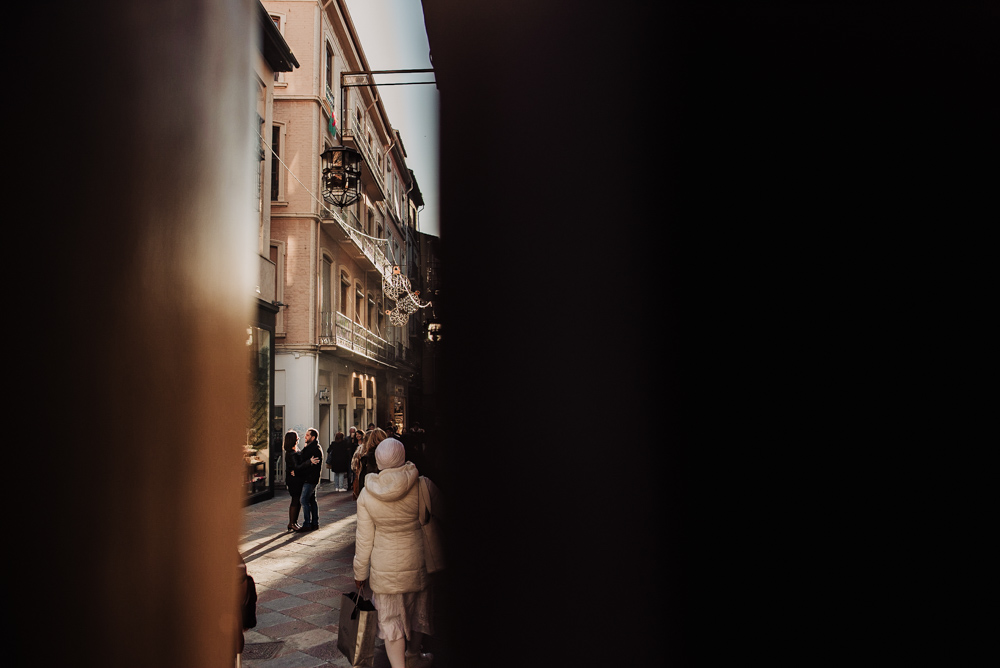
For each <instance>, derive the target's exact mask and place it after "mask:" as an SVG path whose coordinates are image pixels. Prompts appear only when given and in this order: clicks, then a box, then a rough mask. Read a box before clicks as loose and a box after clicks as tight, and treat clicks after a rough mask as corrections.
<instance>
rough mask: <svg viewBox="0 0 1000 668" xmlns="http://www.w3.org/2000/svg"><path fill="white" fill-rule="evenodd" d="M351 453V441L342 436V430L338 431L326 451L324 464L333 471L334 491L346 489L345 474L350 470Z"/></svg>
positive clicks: (352, 447)
mask: <svg viewBox="0 0 1000 668" xmlns="http://www.w3.org/2000/svg"><path fill="white" fill-rule="evenodd" d="M353 454H354V446H353V445H352V444H351V441H349V440H347V439H346V438H344V432H342V431H338V432H337V434H336V436H334V440H333V443H331V444H330V449H329V450H328V451H327V453H326V465H327V467H328V468H329V469H330V470H331V471H333V489H334V491H336V492H346V491H347V474H348V473H349V472H350V470H351V456H352V455H353Z"/></svg>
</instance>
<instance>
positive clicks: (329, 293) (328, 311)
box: [319, 256, 336, 344]
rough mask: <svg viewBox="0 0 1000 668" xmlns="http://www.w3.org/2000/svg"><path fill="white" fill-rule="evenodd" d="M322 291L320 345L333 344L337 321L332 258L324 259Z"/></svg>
mask: <svg viewBox="0 0 1000 668" xmlns="http://www.w3.org/2000/svg"><path fill="white" fill-rule="evenodd" d="M321 279H322V283H321V290H322V293H321V295H320V334H319V336H320V343H327V344H330V343H333V342H334V325H335V324H336V321H335V320H334V313H333V289H332V285H331V283H332V281H333V262H331V261H330V258H328V257H326V256H324V257H323V275H322V277H321Z"/></svg>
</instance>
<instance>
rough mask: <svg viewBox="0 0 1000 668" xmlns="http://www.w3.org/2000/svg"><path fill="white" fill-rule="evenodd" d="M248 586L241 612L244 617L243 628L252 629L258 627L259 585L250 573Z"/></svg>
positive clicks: (247, 581)
mask: <svg viewBox="0 0 1000 668" xmlns="http://www.w3.org/2000/svg"><path fill="white" fill-rule="evenodd" d="M246 584H247V595H246V598H244V599H243V604H242V605H241V606H240V612H241V614H242V615H243V628H244V629H252V628H253V627H255V626H257V583H256V582H254V580H253V577H252V576H251V575H250V574H249V573H247V579H246Z"/></svg>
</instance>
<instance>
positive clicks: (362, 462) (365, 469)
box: [351, 427, 386, 499]
mask: <svg viewBox="0 0 1000 668" xmlns="http://www.w3.org/2000/svg"><path fill="white" fill-rule="evenodd" d="M385 438H386V436H385V432H384V431H382V430H381V429H379V428H378V427H376V428H374V429H369V430H368V432H367V433H366V434H365V438H364V442H362V444H361V445H359V446H358V449H357V450H355V451H354V456H353V457H352V458H351V470H352V471H354V476H355V478H357V481H358V491H357V494H355V496H354V498H355V499H357V498H358V496H359V495H360V494H361V490H363V489H364V488H365V476H367V475H368V474H369V473H376V472H378V463H377V462H376V461H375V448H376V447H377V446H378V444H379V443H381V442H382V441H384V440H385Z"/></svg>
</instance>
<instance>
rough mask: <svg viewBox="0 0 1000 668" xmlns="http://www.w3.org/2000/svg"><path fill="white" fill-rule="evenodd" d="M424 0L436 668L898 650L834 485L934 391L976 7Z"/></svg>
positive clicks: (983, 65)
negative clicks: (446, 601)
mask: <svg viewBox="0 0 1000 668" xmlns="http://www.w3.org/2000/svg"><path fill="white" fill-rule="evenodd" d="M423 5H424V9H425V15H426V23H427V30H428V36H429V38H430V47H431V55H432V58H433V62H434V67H435V71H436V79H437V81H438V82H439V88H440V91H441V142H442V148H441V169H442V174H441V181H440V182H441V195H442V205H441V236H442V244H443V249H444V263H443V267H444V272H445V277H446V279H447V281H446V288H445V289H444V290H443V291H442V294H443V295H444V296H446V299H445V298H444V297H443V298H442V299H441V300H440V303H441V310H442V311H444V322H445V332H446V337H445V339H444V340H443V341H442V344H441V349H442V351H444V354H445V356H446V358H447V364H446V366H445V370H446V373H445V375H444V377H443V379H442V386H443V387H445V388H447V392H448V395H449V396H448V400H447V401H446V402H444V404H445V405H446V406H447V407H448V409H449V412H448V416H447V419H446V421H445V422H446V424H447V425H448V427H449V437H450V438H449V443H448V447H449V454H448V462H449V463H450V464H451V466H452V468H451V473H452V476H453V477H452V480H451V481H450V487H449V491H451V492H452V494H453V495H454V496H455V497H456V498H457V499H458V500H459V503H457V504H456V507H457V509H458V513H457V518H456V523H457V525H458V531H457V535H455V536H454V539H455V540H454V544H453V548H454V551H455V557H456V559H455V561H456V562H457V565H456V566H455V569H454V571H453V573H452V575H453V576H455V577H456V578H457V579H458V580H459V581H460V582H461V586H460V587H456V588H455V590H454V592H455V600H454V601H453V602H452V603H453V614H454V615H455V619H456V636H457V637H456V641H455V642H456V645H457V646H458V647H459V648H460V651H461V657H462V659H463V661H462V662H461V663H460V664H459V665H477V666H504V665H510V664H516V665H521V666H609V665H628V666H653V665H669V666H698V665H737V664H740V663H745V662H746V660H747V658H748V657H750V656H755V657H756V656H760V657H762V658H763V657H767V658H766V659H765V660H767V661H772V660H775V661H787V662H789V663H790V665H795V664H797V663H800V662H801V661H802V660H803V657H805V656H813V653H814V652H820V653H822V655H824V656H827V655H831V654H835V653H839V652H843V653H844V655H845V656H849V655H850V650H849V649H848V647H849V643H847V642H840V641H841V639H843V638H845V637H869V635H865V633H860V635H859V629H871V634H881V636H880V637H883V638H885V637H887V636H889V637H891V638H892V639H891V640H890V641H889V642H888V643H887V645H886V646H887V647H891V648H892V651H894V652H898V651H902V649H901V646H907V647H910V646H912V647H913V648H914V649H917V648H921V649H926V648H927V645H926V643H916V644H913V645H908V644H907V642H906V641H905V640H902V638H905V637H906V636H905V635H902V636H899V637H895V636H891V634H892V633H893V630H895V629H903V628H905V627H906V626H907V624H905V623H901V622H899V620H900V619H901V617H900V616H901V615H905V614H906V612H907V609H909V610H917V609H923V610H925V609H926V608H919V607H916V606H912V607H911V606H908V605H905V604H904V605H895V603H888V602H887V600H888V599H885V598H880V599H878V600H879V601H881V603H875V602H874V600H873V597H872V596H871V595H870V594H871V592H873V591H876V590H878V587H876V588H875V589H866V588H865V587H857V585H858V583H859V582H860V581H861V580H860V579H859V578H862V579H863V578H864V577H866V574H867V575H873V574H875V573H880V574H881V575H880V576H878V577H875V578H874V579H875V580H876V581H877V582H881V583H882V585H880V586H884V583H885V582H886V578H885V577H884V576H885V571H884V570H883V569H884V568H885V567H886V565H887V564H890V563H892V561H891V560H887V561H881V559H882V558H881V557H878V558H876V557H874V556H871V555H872V554H873V552H878V551H879V550H880V549H881V548H882V547H885V546H892V545H893V544H894V543H893V539H891V538H889V536H890V535H895V534H894V533H886V532H885V530H884V527H883V528H882V529H881V530H879V529H876V528H874V527H873V530H872V531H870V532H869V531H862V530H861V529H860V527H863V526H864V525H865V522H866V518H868V517H872V515H870V514H869V513H871V512H872V509H873V508H875V507H877V505H878V504H877V502H876V500H875V498H874V497H870V496H868V493H867V492H864V491H863V490H864V489H866V484H865V483H862V482H861V480H862V479H864V480H866V481H867V482H871V481H872V480H873V479H874V480H878V481H882V482H883V483H884V482H885V481H887V480H890V479H894V476H891V475H888V474H887V472H888V471H891V470H896V469H895V467H896V466H898V465H899V463H900V462H905V461H912V452H910V451H908V450H907V449H905V448H900V450H899V451H897V450H895V449H894V448H896V447H897V445H893V444H900V443H902V442H907V443H916V442H922V441H923V440H925V439H927V438H928V436H929V434H930V433H931V431H932V430H928V429H926V428H925V427H927V426H929V423H930V422H934V423H935V424H937V423H936V422H935V420H936V419H940V418H942V417H943V415H944V414H943V413H942V409H943V408H944V407H945V406H948V405H949V403H948V402H947V401H945V402H938V401H937V397H939V396H941V395H940V393H941V391H942V388H946V387H952V386H953V383H952V382H949V381H948V380H947V379H941V378H939V377H937V376H935V375H934V373H933V372H932V369H940V368H943V367H941V366H938V365H937V363H929V362H928V361H927V359H926V356H925V355H926V354H927V352H928V351H931V350H940V349H941V348H940V345H941V339H940V338H939V335H940V334H941V332H942V331H943V330H947V329H948V328H950V327H951V325H948V324H943V323H948V322H950V321H951V318H953V317H954V316H955V314H956V313H957V312H960V309H956V308H955V307H954V306H953V305H952V302H951V300H952V299H953V298H954V297H955V296H957V295H959V294H965V289H966V288H967V287H969V286H970V285H971V284H974V283H977V282H978V280H977V279H976V278H975V276H976V269H975V267H980V268H981V267H983V266H984V261H983V258H979V260H978V262H973V263H965V262H954V259H955V258H957V257H965V256H966V255H967V254H968V253H970V252H972V253H975V252H976V250H975V248H976V247H979V248H982V243H983V239H982V238H981V237H980V234H981V231H976V229H977V228H976V227H975V222H974V221H976V220H980V219H981V215H982V214H981V213H979V211H978V209H980V208H981V207H982V206H983V205H987V206H988V208H989V209H990V210H995V206H994V204H993V203H992V202H991V200H990V199H989V198H987V197H986V193H987V192H988V190H987V189H986V188H985V186H986V185H987V184H988V177H987V175H988V173H989V172H988V171H987V170H985V169H984V168H983V165H984V160H985V161H986V162H989V160H988V159H986V156H988V155H989V154H990V151H988V150H985V149H984V146H986V145H989V146H995V144H994V143H987V140H988V139H989V138H990V137H993V138H994V141H995V130H993V129H992V128H993V127H994V126H995V121H994V120H992V118H993V117H994V116H995V114H996V111H997V106H996V100H995V97H996V96H994V95H991V94H990V93H988V92H987V91H989V90H990V89H991V88H992V84H991V83H990V81H991V78H992V75H991V74H990V68H989V66H988V65H987V63H989V62H991V59H990V56H991V55H992V56H993V57H995V55H996V54H995V51H996V49H995V40H993V38H992V37H991V36H990V34H991V30H995V29H996V27H997V19H998V16H997V14H996V12H995V11H992V13H990V12H987V11H982V12H979V13H974V12H966V10H963V9H957V10H955V11H945V10H942V9H934V8H928V7H917V6H911V5H910V4H908V5H907V6H906V7H905V8H903V7H901V6H888V5H887V4H879V5H878V6H866V7H864V8H861V7H842V6H837V3H818V4H815V3H806V4H803V3H771V4H769V5H768V6H767V7H761V6H760V5H759V3H740V2H734V3H700V2H666V3H647V2H630V1H628V0H626V1H625V2H613V3H608V2H589V1H583V2H558V1H555V2H544V1H543V2H534V1H523V2H522V1H516V0H515V1H514V2H504V3H492V4H491V3H468V2H462V1H460V0H424V1H423ZM994 62H995V60H994ZM954 226H957V227H954ZM959 230H960V231H959ZM973 239H975V240H977V241H975V242H972V240H973ZM959 276H960V277H961V278H956V277H959ZM944 280H955V285H954V288H955V289H953V290H952V289H948V290H943V289H942V281H944ZM931 314H934V315H931ZM960 329H961V331H969V330H975V329H977V328H976V327H974V326H973V327H962V328H960ZM960 348H962V346H961V345H958V346H956V348H953V350H954V349H960ZM946 366H947V365H946ZM948 368H950V366H949V367H948ZM939 380H940V381H941V382H938V381H939ZM958 422H962V419H961V418H959V419H958ZM953 424H954V422H953ZM904 433H905V434H906V437H905V438H904V437H902V434H904ZM944 440H945V441H947V440H948V439H947V438H946V439H944ZM883 464H884V465H885V466H886V468H882V466H883ZM904 496H906V495H904ZM916 496H918V497H920V496H921V494H917V495H916ZM906 498H912V497H910V496H906ZM879 517H882V516H879ZM915 519H916V517H915ZM861 535H863V536H864V538H860V537H859V536H861ZM912 553H913V552H910V554H912ZM890 570H891V567H890ZM921 593H922V592H921V590H920V589H919V588H915V589H912V590H910V591H908V592H906V593H905V594H903V595H901V596H899V597H898V598H897V600H906V601H914V602H916V601H918V600H919V599H920V597H921ZM532 604H534V607H532ZM886 620H891V623H890V622H887V621H886ZM483 628H486V629H492V630H493V631H494V633H493V634H487V635H483V634H482V633H481V632H480V630H481V629H483ZM925 638H926V636H925ZM531 640H534V642H530V641H531ZM529 643H530V644H531V645H532V647H533V648H534V650H533V651H526V650H523V649H521V648H522V647H523V646H524V645H525V644H529ZM918 651H919V650H918ZM803 652H805V653H803ZM513 657H516V658H513ZM806 661H807V662H808V659H806Z"/></svg>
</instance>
